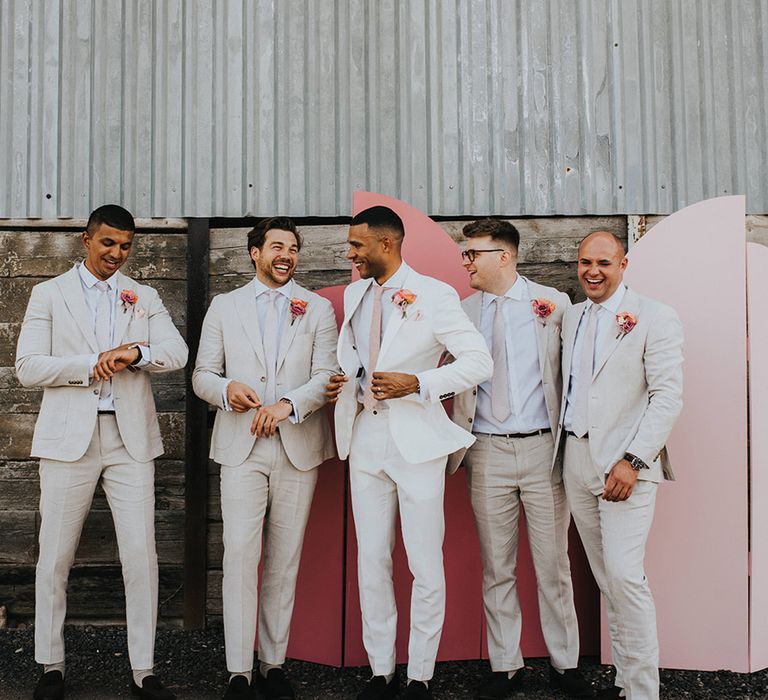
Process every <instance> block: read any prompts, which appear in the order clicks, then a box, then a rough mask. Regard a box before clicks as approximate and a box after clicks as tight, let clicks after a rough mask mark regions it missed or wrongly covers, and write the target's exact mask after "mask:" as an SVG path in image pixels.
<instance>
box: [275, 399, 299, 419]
mask: <svg viewBox="0 0 768 700" xmlns="http://www.w3.org/2000/svg"><path fill="white" fill-rule="evenodd" d="M283 399H285V400H286V401H289V402H290V404H291V415H289V416H288V421H289V422H290V423H293V424H294V425H296V423H298V422H299V416H298V414H297V411H296V404H295V403H293V399H292V398H291V397H290V396H281V397H280V398H279V399H278V401H282V400H283Z"/></svg>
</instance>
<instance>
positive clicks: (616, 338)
mask: <svg viewBox="0 0 768 700" xmlns="http://www.w3.org/2000/svg"><path fill="white" fill-rule="evenodd" d="M639 307H640V299H639V297H638V296H637V294H635V293H634V292H633V291H632V290H631V289H627V291H626V292H625V293H624V298H623V299H622V300H621V305H620V307H619V312H623V311H628V312H629V313H631V314H633V315H635V316H637V311H638V309H639ZM606 311H607V309H606ZM609 313H610V312H609ZM612 315H613V314H612ZM609 323H610V328H611V335H609V336H608V337H609V338H610V342H608V343H607V344H606V346H605V350H604V351H603V352H602V353H601V354H600V359H599V360H596V361H595V372H594V374H593V375H592V379H594V378H595V377H596V376H597V375H598V373H599V372H600V370H601V369H603V367H605V363H606V362H608V360H609V358H610V357H611V355H613V353H614V352H616V348H618V347H619V345H621V341H622V340H624V336H625V335H626V333H622V332H621V331H620V330H619V327H618V324H617V323H616V322H615V319H610V321H609Z"/></svg>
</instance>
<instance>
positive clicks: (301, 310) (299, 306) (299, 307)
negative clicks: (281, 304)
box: [291, 299, 309, 325]
mask: <svg viewBox="0 0 768 700" xmlns="http://www.w3.org/2000/svg"><path fill="white" fill-rule="evenodd" d="M308 303H309V302H306V301H304V300H303V299H291V325H293V324H294V323H295V322H296V319H297V318H301V317H302V316H303V315H304V314H305V313H307V304H308Z"/></svg>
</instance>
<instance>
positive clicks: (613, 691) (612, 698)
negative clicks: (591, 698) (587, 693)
mask: <svg viewBox="0 0 768 700" xmlns="http://www.w3.org/2000/svg"><path fill="white" fill-rule="evenodd" d="M622 690H624V689H623V688H619V687H618V686H617V685H612V686H611V687H610V688H603V689H602V690H598V691H597V695H596V696H595V697H597V698H598V700H619V699H620V698H621V700H624V696H623V695H621V691H622Z"/></svg>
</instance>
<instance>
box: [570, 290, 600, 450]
mask: <svg viewBox="0 0 768 700" xmlns="http://www.w3.org/2000/svg"><path fill="white" fill-rule="evenodd" d="M598 308H599V305H598V304H592V305H591V306H590V307H589V311H588V312H587V325H586V326H585V328H584V342H583V343H582V344H581V358H580V361H579V374H578V378H579V382H578V384H577V385H576V396H574V400H573V403H574V406H573V408H574V410H573V432H574V433H575V434H576V436H577V437H584V436H585V435H586V434H587V433H588V432H589V389H590V387H591V386H592V372H593V371H594V360H595V335H596V331H597V311H598Z"/></svg>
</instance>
